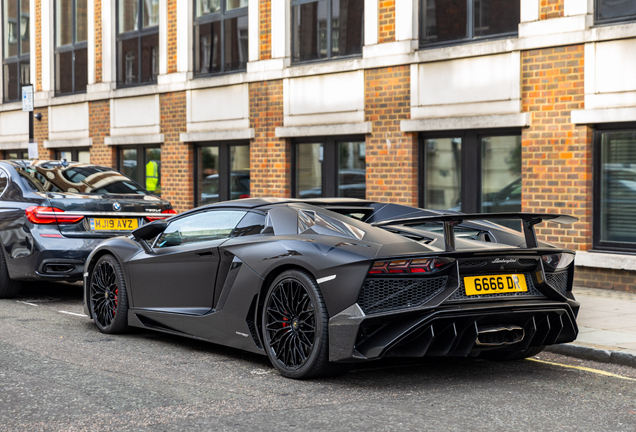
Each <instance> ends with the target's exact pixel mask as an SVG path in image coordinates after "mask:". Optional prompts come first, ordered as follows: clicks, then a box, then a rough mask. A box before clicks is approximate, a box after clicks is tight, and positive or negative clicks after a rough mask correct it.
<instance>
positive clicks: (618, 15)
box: [596, 0, 636, 21]
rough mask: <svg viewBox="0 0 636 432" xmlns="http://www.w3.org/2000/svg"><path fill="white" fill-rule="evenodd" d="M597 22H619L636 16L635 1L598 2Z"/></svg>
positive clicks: (598, 0)
mask: <svg viewBox="0 0 636 432" xmlns="http://www.w3.org/2000/svg"><path fill="white" fill-rule="evenodd" d="M596 11H597V12H596V14H597V21H618V20H621V19H622V20H624V19H629V18H633V17H635V16H636V1H634V0H597V5H596Z"/></svg>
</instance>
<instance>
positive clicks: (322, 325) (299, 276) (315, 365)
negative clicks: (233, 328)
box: [261, 270, 347, 379]
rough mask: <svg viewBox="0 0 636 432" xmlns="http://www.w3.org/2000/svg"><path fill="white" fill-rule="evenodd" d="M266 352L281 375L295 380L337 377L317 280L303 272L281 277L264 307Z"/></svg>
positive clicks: (343, 367) (338, 368) (341, 369)
mask: <svg viewBox="0 0 636 432" xmlns="http://www.w3.org/2000/svg"><path fill="white" fill-rule="evenodd" d="M262 316H263V320H262V326H261V328H262V336H263V341H264V342H265V351H266V352H267V356H268V357H269V360H270V361H271V362H272V364H273V365H274V367H275V368H276V369H278V371H279V372H280V373H281V375H283V376H286V377H288V378H294V379H307V378H317V377H324V376H332V375H338V374H340V373H343V372H344V371H346V366H347V365H339V364H333V363H329V333H328V321H329V320H328V315H327V309H326V307H325V304H324V301H323V299H322V295H321V293H320V290H319V289H318V284H317V283H316V280H315V279H314V278H313V277H312V276H311V275H309V274H308V273H306V272H304V271H300V270H288V271H285V272H283V273H281V274H280V275H279V276H278V277H277V278H276V279H274V281H273V282H272V284H271V285H270V286H269V289H268V291H267V295H266V297H265V302H264V303H263V313H262Z"/></svg>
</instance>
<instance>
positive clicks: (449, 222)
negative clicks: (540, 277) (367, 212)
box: [371, 213, 579, 252]
mask: <svg viewBox="0 0 636 432" xmlns="http://www.w3.org/2000/svg"><path fill="white" fill-rule="evenodd" d="M504 219H508V220H509V219H520V220H521V222H522V226H523V235H524V236H525V237H526V248H528V249H533V248H536V247H538V243H537V236H536V234H535V232H534V226H535V225H536V224H538V223H541V222H543V221H550V222H555V223H558V224H560V225H569V224H572V223H574V222H577V221H578V220H579V219H578V218H576V217H574V216H568V215H560V214H553V213H471V214H446V215H439V216H422V217H415V218H404V219H390V220H386V221H378V222H373V223H372V224H371V225H372V226H376V227H382V226H388V225H415V224H421V223H426V222H442V223H443V224H444V246H445V249H446V252H453V251H454V250H455V231H454V230H453V227H454V226H455V225H459V224H461V223H462V222H464V221H470V220H504Z"/></svg>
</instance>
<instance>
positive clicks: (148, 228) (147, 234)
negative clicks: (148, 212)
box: [132, 220, 168, 241]
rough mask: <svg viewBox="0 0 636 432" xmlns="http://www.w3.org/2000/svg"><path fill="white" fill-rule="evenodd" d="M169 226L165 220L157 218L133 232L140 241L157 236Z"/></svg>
mask: <svg viewBox="0 0 636 432" xmlns="http://www.w3.org/2000/svg"><path fill="white" fill-rule="evenodd" d="M167 227H168V223H167V222H166V221H165V220H157V221H154V222H150V223H149V224H146V225H143V226H141V227H139V228H137V229H136V230H134V231H133V232H132V235H133V237H135V239H136V240H138V241H146V240H150V239H153V238H155V237H157V236H158V235H159V234H161V233H162V232H164V231H165V230H166V228H167Z"/></svg>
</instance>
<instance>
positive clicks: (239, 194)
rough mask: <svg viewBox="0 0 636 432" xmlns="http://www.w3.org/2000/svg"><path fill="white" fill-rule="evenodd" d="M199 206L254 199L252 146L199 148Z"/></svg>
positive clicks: (240, 144) (216, 145)
mask: <svg viewBox="0 0 636 432" xmlns="http://www.w3.org/2000/svg"><path fill="white" fill-rule="evenodd" d="M195 164H196V165H195V166H196V170H195V176H196V177H195V185H196V188H195V190H196V195H195V197H194V198H195V204H196V205H204V204H212V203H215V202H219V201H228V200H235V199H241V198H249V197H250V146H249V143H232V144H227V143H204V144H201V145H199V146H197V151H196V161H195Z"/></svg>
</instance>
